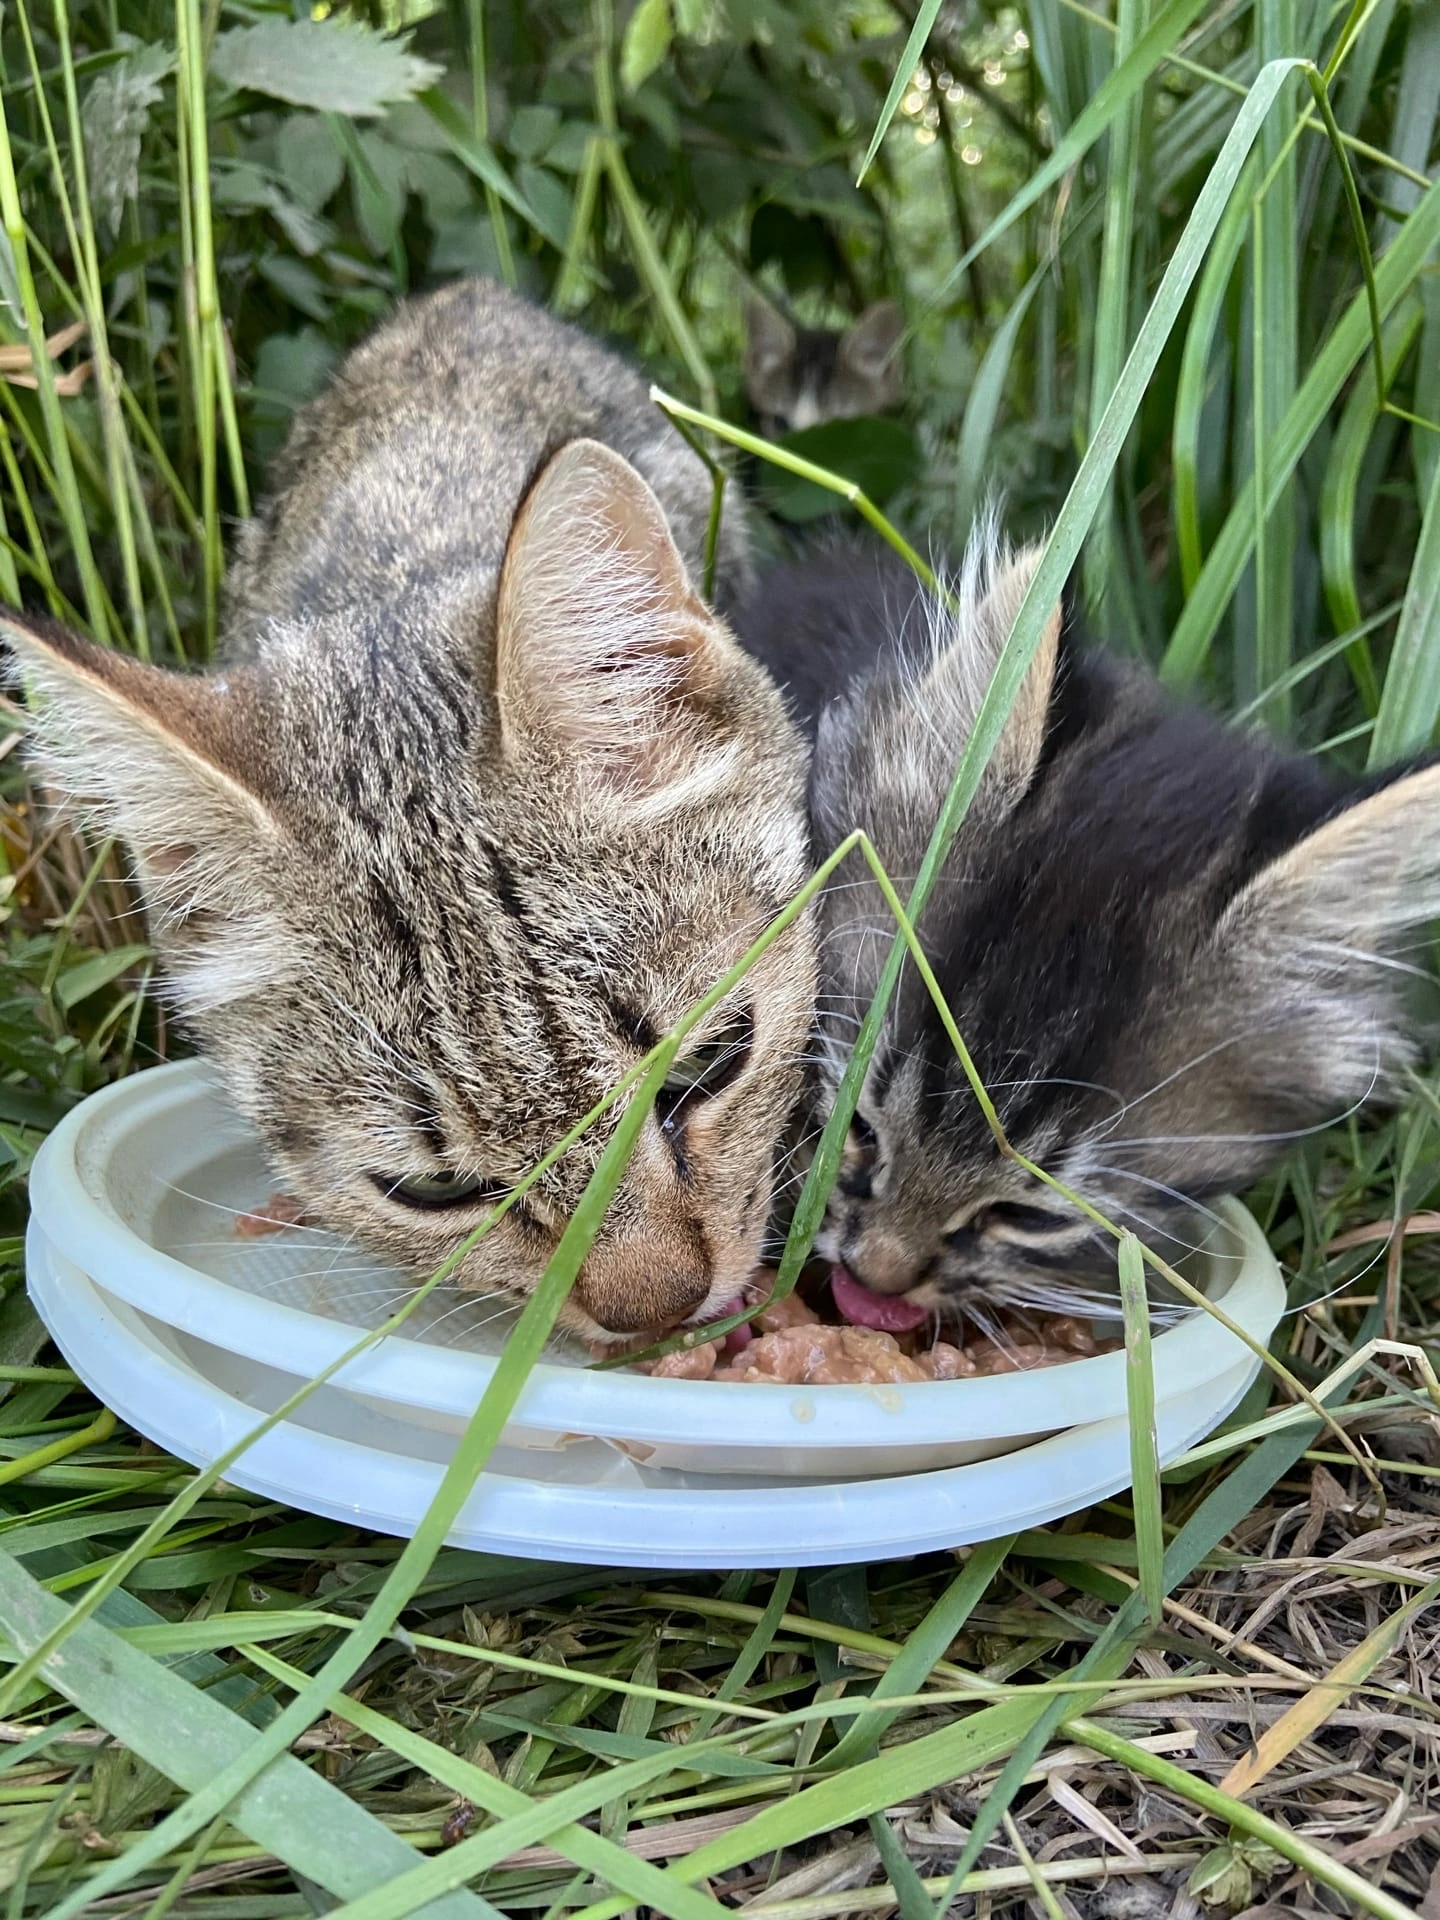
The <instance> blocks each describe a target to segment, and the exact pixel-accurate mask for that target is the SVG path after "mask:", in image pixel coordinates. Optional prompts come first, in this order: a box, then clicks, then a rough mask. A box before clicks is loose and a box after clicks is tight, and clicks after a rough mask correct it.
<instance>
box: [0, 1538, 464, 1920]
mask: <svg viewBox="0 0 1440 1920" xmlns="http://www.w3.org/2000/svg"><path fill="white" fill-rule="evenodd" d="M64 1614H65V1607H64V1603H63V1602H62V1601H59V1600H56V1599H54V1598H52V1597H51V1595H49V1594H47V1593H46V1592H45V1590H44V1588H43V1587H41V1586H40V1585H39V1584H38V1583H37V1582H36V1581H34V1580H32V1579H31V1577H30V1575H29V1574H28V1573H26V1572H25V1571H24V1569H23V1568H22V1567H20V1566H19V1565H18V1563H17V1562H16V1561H14V1560H12V1559H11V1558H10V1556H9V1555H8V1554H0V1618H3V1620H4V1622H5V1625H6V1628H7V1630H8V1631H9V1633H10V1634H11V1635H12V1637H13V1638H14V1640H15V1641H16V1644H17V1645H19V1646H21V1647H23V1648H25V1649H27V1650H28V1649H30V1648H33V1647H36V1646H38V1645H39V1644H40V1643H41V1642H42V1641H43V1640H44V1639H45V1638H46V1637H47V1636H48V1635H49V1634H50V1633H52V1632H53V1631H54V1628H55V1625H56V1624H57V1622H58V1621H59V1620H61V1619H62V1618H63V1617H64ZM44 1673H45V1678H46V1680H47V1681H48V1682H49V1684H50V1685H51V1686H53V1687H54V1688H55V1690H56V1692H57V1693H61V1694H63V1695H64V1696H65V1698H66V1699H68V1700H72V1701H74V1703H75V1704H76V1705H77V1706H78V1707H81V1708H83V1710H84V1711H85V1712H86V1713H87V1714H88V1715H89V1716H90V1717H91V1719H92V1720H94V1721H95V1723H96V1724H97V1725H98V1726H102V1727H104V1728H106V1729H107V1731H108V1732H110V1733H112V1734H113V1735H114V1736H115V1738H116V1739H117V1740H120V1741H122V1742H123V1743H124V1745H126V1746H127V1747H129V1748H130V1750H131V1751H132V1752H134V1753H137V1754H139V1755H140V1756H141V1758H142V1759H145V1760H148V1761H149V1763H150V1764H151V1765H152V1766H154V1767H158V1768H159V1769H160V1771H161V1772H162V1773H165V1774H168V1775H169V1776H170V1778H171V1779H173V1780H175V1781H177V1782H178V1783H179V1784H180V1785H181V1786H184V1787H186V1788H188V1789H190V1790H191V1791H195V1790H197V1789H199V1788H201V1787H203V1786H204V1785H205V1783H206V1782H207V1781H209V1780H211V1779H213V1778H214V1777H215V1775H216V1774H217V1773H219V1772H220V1771H222V1770H223V1768H224V1767H225V1766H226V1765H227V1764H230V1763H233V1761H234V1759H235V1758H236V1757H237V1756H240V1755H243V1754H244V1753H245V1751H246V1750H247V1749H248V1747H249V1746H250V1744H251V1742H252V1741H253V1740H254V1739H255V1738H256V1734H255V1729H254V1728H253V1727H252V1726H251V1725H250V1724H249V1723H248V1722H247V1721H245V1720H242V1719H240V1718H239V1717H238V1715H236V1714H234V1713H232V1712H231V1711H230V1710H229V1708H228V1707H224V1706H222V1705H221V1704H220V1703H219V1701H218V1700H216V1699H214V1698H213V1696H212V1695H211V1694H210V1693H209V1692H208V1691H203V1690H201V1689H200V1688H198V1687H193V1686H191V1685H190V1683H189V1682H188V1681H186V1680H182V1679H180V1678H179V1676H178V1675H176V1674H174V1673H171V1672H169V1671H167V1670H166V1669H165V1668H164V1667H161V1666H159V1665H157V1664H156V1662H155V1661H153V1660H151V1659H150V1658H148V1656H147V1655H145V1654H143V1653H141V1652H139V1651H137V1650H136V1649H135V1648H134V1647H130V1646H127V1645H126V1644H125V1640H124V1638H123V1637H122V1636H120V1635H117V1634H115V1633H112V1632H111V1631H109V1629H107V1628H105V1627H102V1626H101V1625H100V1624H99V1623H98V1622H97V1621H94V1620H87V1621H86V1622H84V1624H83V1625H82V1626H80V1627H79V1628H78V1629H77V1630H76V1631H75V1632H74V1633H72V1634H71V1635H69V1637H68V1638H67V1640H66V1643H65V1648H64V1652H63V1653H62V1654H60V1655H58V1656H56V1657H54V1658H53V1659H52V1660H51V1661H49V1662H48V1663H47V1665H46V1667H45V1669H44ZM228 1815H229V1818H230V1819H231V1820H233V1821H234V1823H235V1824H236V1825H237V1826H238V1827H239V1828H240V1830H241V1831H242V1832H243V1833H246V1834H248V1835H249V1836H250V1838H251V1839H252V1840H254V1841H255V1842H256V1843H257V1845H259V1846H262V1847H264V1848H266V1850H267V1851H269V1852H272V1853H275V1854H276V1855H278V1857H279V1858H280V1859H282V1860H284V1861H285V1862H286V1863H287V1864H288V1865H290V1866H292V1867H294V1868H295V1869H296V1870H297V1871H298V1872H300V1873H303V1874H305V1875H306V1877H307V1878H309V1879H311V1880H315V1881H317V1882H318V1883H319V1885H321V1886H322V1887H326V1888H328V1889H329V1891H330V1892H331V1893H333V1894H335V1895H337V1896H338V1897H339V1898H341V1899H347V1898H350V1897H351V1896H353V1895H356V1894H359V1893H361V1892H363V1891H364V1890H365V1889H366V1888H368V1887H373V1886H376V1885H379V1884H382V1883H383V1882H385V1881H388V1880H390V1879H391V1878H392V1877H393V1876H394V1875H395V1874H397V1873H403V1872H404V1871H405V1870H406V1868H407V1867H408V1866H410V1865H412V1864H413V1863H414V1862H415V1860H416V1857H417V1856H416V1854H415V1850H414V1848H413V1847H411V1846H410V1845H409V1843H408V1842H407V1841H405V1840H402V1839H401V1838H400V1837H399V1836H398V1835H396V1834H392V1833H391V1832H390V1831H389V1830H388V1828H386V1827H385V1826H384V1825H382V1823H381V1822H380V1821H379V1820H377V1819H376V1818H375V1816H374V1815H373V1814H370V1813H367V1812H365V1811H364V1809H363V1808H361V1807H359V1806H357V1805H356V1803H355V1802H354V1801H353V1800H351V1799H349V1798H348V1797H347V1796H346V1795H345V1794H344V1793H342V1792H341V1791H340V1789H339V1788H338V1787H335V1786H332V1785H330V1783H329V1782H328V1781H327V1780H325V1779H324V1778H323V1777H322V1776H321V1775H320V1774H318V1773H316V1772H315V1771H314V1770H313V1769H312V1768H310V1767H307V1766H304V1765H302V1763H301V1762H300V1761H298V1760H295V1759H292V1758H291V1757H290V1755H288V1754H286V1753H283V1752H282V1753H280V1754H279V1755H278V1756H277V1757H276V1758H275V1759H273V1760H272V1762H271V1763H270V1765H269V1766H268V1767H267V1768H266V1770H265V1772H264V1773H263V1774H262V1775H261V1776H260V1778H259V1779H257V1780H255V1781H254V1782H253V1784H250V1785H248V1786H246V1787H245V1788H243V1789H242V1790H241V1792H240V1793H239V1795H238V1796H237V1797H236V1798H235V1800H234V1803H233V1805H230V1806H229V1807H228ZM122 1864H123V1863H122ZM137 1866H138V1863H137ZM119 1877H120V1879H121V1882H122V1883H123V1881H124V1880H125V1879H127V1878H129V1873H128V1871H123V1870H122V1871H121V1873H120V1876H119ZM86 1897H87V1896H86V1895H85V1894H84V1893H83V1892H82V1894H81V1895H80V1898H81V1900H82V1904H83V1902H84V1899H85V1898H86ZM428 1911H429V1913H430V1915H431V1920H440V1917H441V1915H442V1914H443V1915H444V1916H446V1920H466V1917H467V1916H473V1920H482V1916H484V1915H486V1914H489V1915H492V1916H493V1913H494V1909H493V1908H487V1907H486V1905H485V1903H484V1902H483V1901H481V1900H477V1899H476V1898H475V1897H474V1896H473V1895H471V1894H457V1895H455V1896H453V1897H452V1898H451V1899H449V1900H447V1901H446V1902H445V1904H444V1906H443V1907H441V1906H438V1905H437V1906H436V1907H434V1908H431V1909H429V1910H428Z"/></svg>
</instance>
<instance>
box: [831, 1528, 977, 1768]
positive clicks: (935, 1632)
mask: <svg viewBox="0 0 1440 1920" xmlns="http://www.w3.org/2000/svg"><path fill="white" fill-rule="evenodd" d="M1014 1543H1015V1536H1014V1534H1004V1535H1002V1536H1001V1537H1000V1539H998V1540H986V1541H984V1542H982V1544H981V1545H980V1546H978V1547H972V1548H971V1550H970V1553H969V1556H968V1558H967V1559H966V1561H965V1564H964V1566H963V1567H962V1568H961V1569H960V1571H959V1572H958V1573H957V1574H956V1576H955V1578H954V1579H953V1580H952V1581H951V1582H950V1585H949V1586H948V1587H947V1588H946V1589H945V1591H944V1593H942V1594H941V1596H940V1598H939V1599H938V1600H937V1601H936V1602H935V1604H934V1606H933V1607H932V1608H931V1609H930V1611H929V1613H927V1614H926V1616H925V1618H924V1619H923V1620H922V1621H921V1622H920V1624H919V1625H918V1626H917V1627H916V1628H915V1629H914V1630H913V1631H912V1632H911V1633H910V1634H909V1635H908V1636H907V1638H906V1641H905V1646H904V1650H903V1651H902V1652H901V1653H900V1654H898V1655H897V1656H896V1658H895V1659H894V1660H892V1661H891V1663H890V1665H889V1666H888V1667H887V1668H886V1669H885V1671H884V1673H883V1674H881V1676H880V1678H879V1680H878V1681H877V1682H876V1684H875V1686H874V1688H873V1689H872V1691H871V1694H870V1698H871V1700H872V1701H873V1702H878V1701H881V1700H886V1699H891V1698H894V1696H896V1695H897V1694H902V1693H904V1694H908V1693H918V1692H919V1691H920V1689H921V1687H922V1686H923V1685H924V1684H925V1680H926V1678H927V1677H928V1675H929V1673H930V1671H931V1669H932V1668H933V1667H934V1665H935V1663H936V1661H937V1660H943V1659H944V1657H945V1654H946V1652H947V1651H948V1649H949V1647H950V1644H951V1642H952V1641H953V1640H954V1639H955V1637H956V1635H957V1634H959V1633H960V1632H961V1631H962V1630H963V1629H964V1626H965V1622H966V1621H967V1620H968V1619H969V1618H970V1615H971V1614H972V1613H973V1612H974V1611H975V1608H976V1606H977V1604H978V1603H979V1602H980V1600H981V1599H983V1597H984V1595H985V1593H986V1591H987V1589H988V1588H989V1586H990V1585H991V1582H992V1581H993V1580H994V1578H995V1576H996V1574H997V1573H998V1572H999V1571H1000V1569H1001V1567H1002V1566H1003V1565H1004V1564H1005V1559H1006V1556H1007V1555H1008V1553H1009V1552H1010V1549H1011V1547H1012V1546H1013V1545H1014ZM893 1719H894V1715H893V1714H881V1715H878V1716H876V1717H874V1718H867V1719H865V1720H856V1721H855V1722H853V1724H852V1725H851V1726H850V1727H849V1728H848V1729H847V1731H846V1732H845V1733H844V1734H843V1735H842V1736H841V1738H840V1739H839V1740H838V1741H837V1742H836V1743H835V1746H834V1749H833V1750H832V1751H831V1752H830V1753H829V1754H828V1755H827V1756H826V1765H827V1766H828V1767H829V1768H831V1769H832V1771H835V1772H839V1771H840V1769H841V1768H843V1767H848V1766H852V1765H854V1764H855V1762H856V1761H859V1760H868V1759H870V1758H871V1757H872V1756H873V1754H874V1753H875V1750H876V1749H877V1748H878V1746H879V1744H880V1738H881V1735H882V1734H883V1733H884V1732H885V1729H886V1728H887V1727H888V1726H890V1725H891V1723H892V1721H893Z"/></svg>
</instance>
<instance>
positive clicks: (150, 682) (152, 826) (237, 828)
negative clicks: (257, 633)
mask: <svg viewBox="0 0 1440 1920" xmlns="http://www.w3.org/2000/svg"><path fill="white" fill-rule="evenodd" d="M0 638H3V640H4V641H5V642H6V644H7V645H8V648H9V650H10V653H11V656H12V659H13V661H14V663H15V666H16V668H17V669H18V674H17V677H18V679H19V681H20V683H21V685H22V686H23V688H24V691H25V697H26V706H27V710H28V712H27V717H28V720H29V730H30V734H31V738H32V741H33V744H34V750H35V753H36V757H37V759H38V761H39V763H40V767H41V770H42V773H43V776H44V777H45V779H46V781H47V782H48V783H49V784H50V785H51V786H52V787H53V788H54V789H55V790H56V791H57V792H60V793H62V794H64V795H65V796H66V797H67V798H68V799H69V800H71V801H72V802H74V803H75V804H76V805H77V806H78V807H79V808H80V809H81V810H82V811H83V812H85V813H87V814H88V815H90V816H91V817H92V818H93V819H95V820H96V821H97V822H98V823H99V824H101V825H103V826H104V827H105V829H106V830H107V831H110V832H113V833H116V834H118V835H119V836H120V837H121V838H122V839H123V840H124V841H125V842H126V843H127V845H128V846H129V847H130V849H131V852H132V854H133V856H134V859H135V862H136V867H137V871H138V874H139V878H140V883H141V888H142V891H143V892H144V894H145V896H146V901H147V904H148V905H149V906H150V907H151V909H152V911H153V912H154V914H155V916H156V921H157V927H158V930H159V931H161V932H165V931H167V930H168V931H171V932H175V931H178V930H179V929H180V928H181V926H182V924H183V923H184V922H185V921H187V920H188V919H190V918H191V917H193V916H195V915H199V914H203V915H205V916H206V917H207V918H208V919H209V920H210V921H211V922H213V920H214V918H215V916H216V915H217V914H218V915H219V916H220V917H221V918H222V919H229V920H234V919H236V918H239V917H241V916H243V915H244V914H245V913H246V912H247V909H248V908H249V907H250V906H251V905H252V904H253V903H251V902H249V901H248V900H247V899H246V898H245V897H244V894H245V882H244V881H243V880H242V879H241V877H240V876H241V874H242V873H243V872H246V871H249V872H254V871H256V870H257V869H263V865H264V857H265V850H266V849H267V848H270V847H275V846H278V844H279V843H280V841H281V839H282V834H281V829H280V827H279V825H278V823H277V821H276V819H275V816H274V814H273V813H272V811H271V809H270V807H269V806H268V805H267V803H266V801H265V799H264V797H263V796H262V793H261V791H260V790H259V788H258V787H257V784H256V782H255V779H254V777H253V773H252V771H251V769H252V768H253V767H254V765H255V764H256V763H257V760H258V757H259V755H260V754H261V752H262V747H261V743H262V741H263V739H264V733H265V728H264V724H263V719H262V718H261V716H259V715H258V714H257V712H256V711H255V704H254V695H253V690H252V689H251V688H250V686H249V684H248V680H247V678H246V676H245V675H244V674H243V673H241V674H237V675H234V676H231V677H229V678H224V677H219V676H212V675H202V674H186V673H171V672H168V671H166V670H165V669H163V668H160V667H152V666H147V665H145V664H144V663H143V662H142V661H139V660H135V659H132V658H131V657H130V656H129V655H127V654H122V653H117V652H115V651H114V650H113V649H112V648H109V647H101V646H96V645H95V644H94V643H93V642H92V641H88V640H82V639H80V638H79V637H78V636H76V635H75V634H73V633H70V632H68V631H67V630H66V629H65V628H63V627H61V626H59V625H58V624H56V623H55V622H53V621H49V620H44V619H37V618H35V617H33V616H30V615H27V614H20V613H17V612H15V611H14V610H13V609H11V608H3V609H0ZM250 855H258V856H259V857H258V858H250V857H242V856H250Z"/></svg>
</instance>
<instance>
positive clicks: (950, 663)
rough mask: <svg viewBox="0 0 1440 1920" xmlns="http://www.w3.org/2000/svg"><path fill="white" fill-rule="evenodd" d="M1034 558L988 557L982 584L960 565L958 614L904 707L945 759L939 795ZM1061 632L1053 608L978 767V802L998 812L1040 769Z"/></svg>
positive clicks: (1034, 550) (975, 571) (974, 571)
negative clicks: (914, 713) (981, 772)
mask: <svg viewBox="0 0 1440 1920" xmlns="http://www.w3.org/2000/svg"><path fill="white" fill-rule="evenodd" d="M1040 555H1041V549H1040V548H1039V547H1027V548H1026V549H1025V550H1024V551H1023V552H1022V553H1019V554H1016V555H1015V556H1014V557H1013V558H999V557H997V558H993V559H991V560H990V561H989V577H988V579H987V580H985V582H984V584H983V586H982V585H981V584H980V578H979V567H980V565H981V564H983V562H977V563H971V562H967V566H966V571H965V574H964V575H963V576H962V579H961V581H960V584H959V589H958V598H959V601H960V606H959V610H958V612H957V613H956V614H954V615H953V616H951V617H950V619H949V623H948V636H949V637H948V638H947V639H946V640H945V641H944V642H943V644H942V649H941V652H940V654H939V656H938V657H937V659H936V660H935V663H934V665H933V666H932V667H931V668H930V670H929V672H928V673H927V674H926V675H925V677H924V680H923V681H922V682H921V684H920V686H919V688H918V689H917V690H916V691H915V693H914V694H913V695H912V696H911V704H912V705H913V706H914V707H915V708H916V709H918V711H919V712H920V713H921V714H922V715H923V716H924V718H925V722H926V725H927V727H928V729H929V732H930V738H931V740H932V741H933V743H934V747H933V750H934V752H935V753H936V754H938V755H939V756H940V757H941V759H943V761H944V765H943V767H942V768H940V769H937V772H938V773H939V775H940V780H939V788H938V790H939V791H940V792H942V793H943V791H944V789H945V787H946V786H947V785H948V784H949V780H950V777H951V775H952V774H953V773H954V768H955V760H956V758H957V756H958V754H959V752H960V749H961V747H962V746H963V745H964V743H965V742H966V741H967V740H968V739H969V738H970V735H971V733H972V732H973V731H974V727H975V716H976V715H977V714H978V713H979V711H980V703H981V701H982V700H983V699H984V698H985V693H986V690H987V688H988V687H989V685H990V682H991V679H992V678H993V677H994V673H995V667H996V664H997V662H998V661H999V658H1000V654H1001V651H1002V650H1003V648H1004V645H1005V642H1006V640H1007V639H1008V638H1009V637H1010V629H1011V627H1012V626H1014V624H1015V616H1016V614H1018V613H1019V611H1020V605H1021V602H1022V601H1023V600H1024V598H1025V595H1026V594H1027V593H1028V592H1029V590H1030V582H1031V581H1032V580H1033V579H1034V577H1035V569H1036V568H1037V567H1038V566H1039V564H1040ZM1060 630H1061V612H1060V608H1059V607H1058V606H1056V607H1055V608H1053V609H1052V611H1051V614H1050V617H1049V619H1048V620H1047V621H1046V622H1045V630H1044V632H1043V633H1042V634H1041V636H1040V645H1039V647H1038V648H1037V649H1036V652H1035V657H1034V659H1033V660H1032V661H1031V663H1030V668H1029V671H1028V672H1027V673H1026V675H1025V679H1024V682H1023V684H1022V685H1021V688H1020V692H1019V695H1018V696H1017V698H1016V701H1015V704H1014V706H1013V707H1011V709H1010V716H1009V718H1008V719H1007V720H1006V722H1005V730H1004V732H1003V733H1002V734H1001V736H1000V739H999V742H998V744H997V745H996V748H995V751H994V753H993V754H992V755H991V757H990V764H989V765H988V767H987V768H986V770H985V779H984V783H983V785H982V787H981V790H980V797H983V798H984V799H985V800H986V801H987V802H988V803H989V804H991V805H994V806H998V807H999V808H1000V809H1001V810H1002V811H1004V810H1008V809H1009V808H1010V807H1012V806H1014V805H1015V803H1016V802H1017V801H1018V800H1019V799H1020V798H1021V796H1022V795H1023V794H1024V792H1025V790H1026V789H1027V788H1028V787H1029V785H1030V782H1031V781H1032V780H1033V778H1034V776H1035V770H1036V768H1037V766H1038V765H1039V761H1040V755H1041V752H1042V750H1043V748H1044V745H1045V727H1046V721H1047V719H1048V716H1049V712H1050V702H1051V698H1052V696H1053V694H1054V691H1055V669H1056V664H1057V661H1058V659H1059V651H1060Z"/></svg>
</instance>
